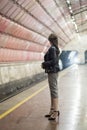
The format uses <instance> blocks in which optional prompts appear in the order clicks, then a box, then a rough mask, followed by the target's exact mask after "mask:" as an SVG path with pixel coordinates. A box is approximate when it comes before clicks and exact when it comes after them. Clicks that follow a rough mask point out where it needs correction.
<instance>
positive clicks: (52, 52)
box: [42, 34, 60, 120]
mask: <svg viewBox="0 0 87 130" xmlns="http://www.w3.org/2000/svg"><path fill="white" fill-rule="evenodd" d="M48 40H49V42H50V45H51V46H50V48H49V49H48V51H47V53H46V54H45V56H44V62H43V63H42V68H43V69H45V72H46V73H48V83H49V88H50V95H51V107H50V112H49V114H47V115H45V117H48V120H55V119H56V118H57V117H59V114H60V113H59V111H58V86H57V79H58V71H59V53H60V51H59V48H58V39H57V36H56V35H55V34H51V35H50V36H49V37H48Z"/></svg>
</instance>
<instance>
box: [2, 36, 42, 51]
mask: <svg viewBox="0 0 87 130" xmlns="http://www.w3.org/2000/svg"><path fill="white" fill-rule="evenodd" d="M0 37H1V38H0V47H3V48H8V49H15V50H25V51H33V52H42V51H43V49H44V46H43V45H40V44H35V43H33V42H28V41H25V40H20V39H17V38H13V37H11V36H8V35H4V34H0Z"/></svg>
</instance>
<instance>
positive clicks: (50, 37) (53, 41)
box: [48, 34, 58, 47]
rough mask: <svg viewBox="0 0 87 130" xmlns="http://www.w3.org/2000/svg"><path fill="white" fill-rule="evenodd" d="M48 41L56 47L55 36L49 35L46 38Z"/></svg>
mask: <svg viewBox="0 0 87 130" xmlns="http://www.w3.org/2000/svg"><path fill="white" fill-rule="evenodd" d="M48 40H49V41H50V42H51V43H52V44H53V45H55V46H56V47H58V38H57V36H56V35H55V34H50V35H49V37H48Z"/></svg>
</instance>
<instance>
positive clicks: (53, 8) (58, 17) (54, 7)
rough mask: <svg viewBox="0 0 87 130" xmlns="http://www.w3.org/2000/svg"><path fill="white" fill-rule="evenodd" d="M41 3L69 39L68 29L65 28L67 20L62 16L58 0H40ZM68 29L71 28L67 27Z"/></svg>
mask: <svg viewBox="0 0 87 130" xmlns="http://www.w3.org/2000/svg"><path fill="white" fill-rule="evenodd" d="M40 4H41V5H42V6H43V8H44V10H46V12H47V13H48V14H49V15H50V17H51V18H52V19H53V20H54V23H55V24H57V26H58V27H59V28H60V29H61V31H62V32H63V33H64V34H63V35H66V37H67V38H68V39H69V37H68V33H67V31H66V32H65V29H64V26H65V24H66V21H65V19H64V17H63V16H62V13H61V11H60V9H59V7H58V4H57V3H56V1H54V0H48V1H46V0H44V1H42V0H40ZM67 30H69V27H67ZM69 31H70V30H69ZM69 31H68V32H69ZM70 33H71V32H70Z"/></svg>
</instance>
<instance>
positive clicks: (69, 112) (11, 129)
mask: <svg viewBox="0 0 87 130" xmlns="http://www.w3.org/2000/svg"><path fill="white" fill-rule="evenodd" d="M60 73H61V72H60ZM58 89H59V110H60V117H59V121H58V120H56V121H49V120H48V119H47V118H45V117H44V115H45V114H47V113H48V112H49V107H50V94H49V88H48V83H47V80H45V81H42V82H40V83H38V84H36V85H35V86H34V87H32V88H30V89H28V90H25V91H24V92H22V93H20V94H18V95H16V96H14V97H12V98H10V99H8V100H6V101H4V102H3V103H0V130H87V64H86V65H79V66H77V65H76V66H74V67H72V68H71V69H69V71H68V72H67V73H64V74H63V75H62V77H61V78H59V82H58Z"/></svg>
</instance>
